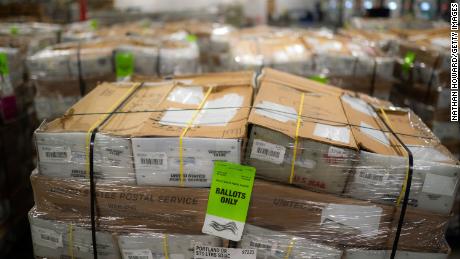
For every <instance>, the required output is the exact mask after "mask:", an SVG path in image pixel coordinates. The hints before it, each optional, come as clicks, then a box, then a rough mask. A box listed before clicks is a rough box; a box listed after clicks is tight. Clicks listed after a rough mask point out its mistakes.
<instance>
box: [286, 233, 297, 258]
mask: <svg viewBox="0 0 460 259" xmlns="http://www.w3.org/2000/svg"><path fill="white" fill-rule="evenodd" d="M294 243H295V240H294V238H293V239H291V241H290V242H289V245H288V247H287V251H286V255H285V256H284V259H289V258H290V256H291V253H292V248H294Z"/></svg>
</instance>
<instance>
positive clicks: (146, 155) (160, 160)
mask: <svg viewBox="0 0 460 259" xmlns="http://www.w3.org/2000/svg"><path fill="white" fill-rule="evenodd" d="M135 161H136V166H138V167H143V168H150V169H155V170H166V169H168V156H167V155H166V153H165V152H137V153H136V154H135Z"/></svg>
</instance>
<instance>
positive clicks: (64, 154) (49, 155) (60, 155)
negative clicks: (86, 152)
mask: <svg viewBox="0 0 460 259" xmlns="http://www.w3.org/2000/svg"><path fill="white" fill-rule="evenodd" d="M45 155H46V157H47V158H67V152H45Z"/></svg>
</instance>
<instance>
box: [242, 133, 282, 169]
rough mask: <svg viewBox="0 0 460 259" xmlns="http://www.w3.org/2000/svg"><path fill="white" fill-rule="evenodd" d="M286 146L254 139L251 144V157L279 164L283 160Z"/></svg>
mask: <svg viewBox="0 0 460 259" xmlns="http://www.w3.org/2000/svg"><path fill="white" fill-rule="evenodd" d="M285 154H286V148H285V147H283V146H280V145H276V144H272V143H268V142H265V141H262V140H260V139H255V140H254V143H253V144H252V150H251V158H256V159H259V160H263V161H267V162H271V163H274V164H277V165H279V164H281V163H283V161H284V155H285Z"/></svg>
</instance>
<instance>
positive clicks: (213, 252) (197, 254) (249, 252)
mask: <svg viewBox="0 0 460 259" xmlns="http://www.w3.org/2000/svg"><path fill="white" fill-rule="evenodd" d="M193 258H194V259H220V258H222V259H256V250H255V249H241V248H225V247H212V246H200V245H196V246H195V249H194V252H193Z"/></svg>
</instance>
